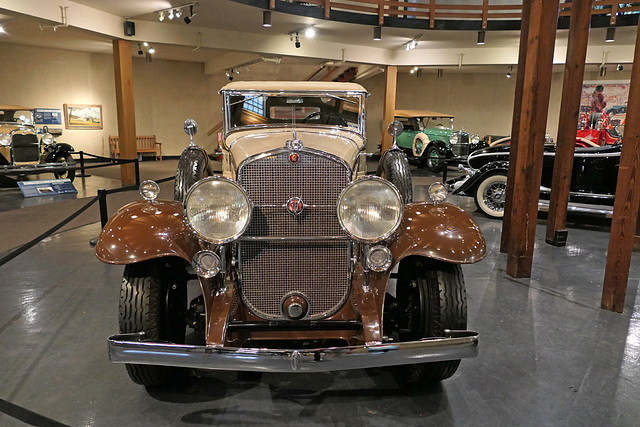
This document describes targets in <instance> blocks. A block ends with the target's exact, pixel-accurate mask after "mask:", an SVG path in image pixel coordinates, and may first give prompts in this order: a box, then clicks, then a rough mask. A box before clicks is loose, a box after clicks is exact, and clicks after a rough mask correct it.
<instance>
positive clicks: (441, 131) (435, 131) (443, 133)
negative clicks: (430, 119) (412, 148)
mask: <svg viewBox="0 0 640 427" xmlns="http://www.w3.org/2000/svg"><path fill="white" fill-rule="evenodd" d="M455 132H456V131H455V130H451V129H449V128H439V127H428V128H426V129H425V130H424V133H426V134H427V135H429V136H431V135H434V136H440V137H443V138H449V137H450V136H451V134H452V133H455Z"/></svg>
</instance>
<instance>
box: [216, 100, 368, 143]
mask: <svg viewBox="0 0 640 427" xmlns="http://www.w3.org/2000/svg"><path fill="white" fill-rule="evenodd" d="M221 93H222V97H223V113H224V114H223V115H224V119H223V135H224V139H226V138H227V137H228V136H229V135H230V134H232V133H234V132H238V131H243V130H249V129H282V128H293V127H294V124H293V123H282V124H279V123H270V124H253V125H244V126H236V127H232V126H231V125H232V123H231V106H232V105H233V104H234V103H231V102H230V98H231V97H235V96H243V97H245V100H246V99H249V98H252V97H258V96H265V97H313V98H337V99H342V100H344V99H345V98H356V99H357V102H358V104H359V111H360V112H359V113H358V126H357V127H344V126H339V125H328V124H313V125H312V126H313V127H325V128H332V129H336V128H337V129H340V130H344V131H347V132H355V133H357V134H359V135H360V136H361V137H362V139H365V137H366V135H365V121H366V99H367V96H368V94H367V92H365V91H334V90H327V91H315V90H314V91H297V90H283V91H261V90H222V91H221ZM243 101H244V100H243ZM236 103H237V102H236ZM305 126H308V124H306V123H305V124H302V123H295V127H296V128H298V127H305Z"/></svg>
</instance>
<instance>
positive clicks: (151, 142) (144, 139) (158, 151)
mask: <svg viewBox="0 0 640 427" xmlns="http://www.w3.org/2000/svg"><path fill="white" fill-rule="evenodd" d="M109 150H110V151H111V158H112V159H117V158H118V157H119V156H120V147H119V145H118V137H117V136H113V135H109ZM136 152H138V153H153V154H154V156H155V159H156V160H158V159H160V161H162V143H161V142H158V141H156V136H155V135H138V136H136Z"/></svg>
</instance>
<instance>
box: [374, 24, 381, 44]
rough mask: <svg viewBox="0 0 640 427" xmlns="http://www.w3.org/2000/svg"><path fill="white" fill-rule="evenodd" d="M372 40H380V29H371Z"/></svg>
mask: <svg viewBox="0 0 640 427" xmlns="http://www.w3.org/2000/svg"><path fill="white" fill-rule="evenodd" d="M373 39H374V40H376V41H378V40H382V27H373Z"/></svg>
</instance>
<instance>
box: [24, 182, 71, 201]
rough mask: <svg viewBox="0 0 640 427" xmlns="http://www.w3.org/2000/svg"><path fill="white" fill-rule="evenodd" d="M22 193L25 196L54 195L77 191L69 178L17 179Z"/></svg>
mask: <svg viewBox="0 0 640 427" xmlns="http://www.w3.org/2000/svg"><path fill="white" fill-rule="evenodd" d="M18 187H20V191H22V195H23V196H24V197H25V198H26V197H40V196H55V195H56V194H69V193H77V192H78V190H76V187H74V186H73V183H72V182H71V180H70V179H69V178H64V179H43V180H39V181H18Z"/></svg>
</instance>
